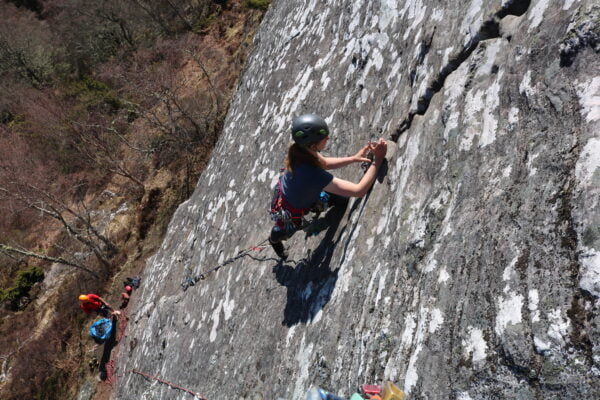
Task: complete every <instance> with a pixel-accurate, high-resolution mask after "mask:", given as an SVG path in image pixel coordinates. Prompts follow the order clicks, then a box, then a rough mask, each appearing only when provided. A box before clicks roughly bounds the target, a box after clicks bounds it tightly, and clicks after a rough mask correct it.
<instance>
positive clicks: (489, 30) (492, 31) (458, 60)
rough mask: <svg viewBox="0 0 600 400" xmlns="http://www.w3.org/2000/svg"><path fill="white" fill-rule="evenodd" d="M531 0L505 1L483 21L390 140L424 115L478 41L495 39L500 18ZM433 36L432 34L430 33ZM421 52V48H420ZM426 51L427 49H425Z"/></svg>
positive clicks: (517, 13)
mask: <svg viewBox="0 0 600 400" xmlns="http://www.w3.org/2000/svg"><path fill="white" fill-rule="evenodd" d="M530 3H531V0H514V1H510V2H507V3H506V4H504V5H503V7H502V8H501V9H500V10H499V11H497V12H496V13H495V14H494V15H493V16H492V17H491V18H490V19H489V20H487V21H485V22H483V24H482V25H481V28H480V29H479V31H478V32H477V33H476V34H475V35H474V36H473V37H471V40H469V42H468V43H467V44H466V45H465V46H464V47H463V48H462V50H461V51H460V52H459V53H458V54H457V55H456V56H455V57H454V58H452V59H451V60H449V61H448V63H447V64H446V65H445V66H444V67H443V68H442V69H441V71H440V72H439V73H438V75H437V77H436V78H435V79H434V80H433V82H432V83H431V85H430V86H429V87H428V88H427V89H425V94H424V95H423V96H421V97H420V98H419V100H418V101H417V109H416V110H411V111H409V113H408V116H407V117H406V118H405V119H404V121H402V122H401V123H400V126H399V127H398V129H396V131H395V132H394V133H393V134H392V140H393V141H398V138H399V137H400V135H401V134H402V133H404V132H405V131H407V130H408V129H410V126H411V125H412V121H413V118H414V117H415V115H424V114H425V112H426V111H427V109H428V108H429V104H430V103H431V99H432V98H433V96H434V95H435V94H436V93H438V92H439V91H440V90H442V88H443V87H444V82H445V81H446V78H447V77H448V76H449V75H450V74H451V73H452V72H454V71H456V70H457V69H458V67H460V65H461V64H462V63H463V62H465V61H466V60H467V59H468V58H469V57H470V56H471V54H472V53H473V52H474V51H475V49H477V47H478V46H479V43H480V42H482V41H484V40H489V39H495V38H499V37H500V20H501V19H502V18H504V17H506V16H508V15H515V16H521V15H523V14H524V13H525V12H526V11H527V9H528V8H529V5H530ZM432 38H433V35H432ZM421 50H422V51H421V52H423V49H421ZM426 51H428V49H427V50H426Z"/></svg>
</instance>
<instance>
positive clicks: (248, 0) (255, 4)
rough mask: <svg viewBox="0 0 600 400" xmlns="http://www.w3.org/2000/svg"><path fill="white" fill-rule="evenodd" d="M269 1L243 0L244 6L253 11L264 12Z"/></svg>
mask: <svg viewBox="0 0 600 400" xmlns="http://www.w3.org/2000/svg"><path fill="white" fill-rule="evenodd" d="M270 4H271V0H244V6H245V7H248V8H252V9H255V10H261V11H266V10H267V8H269V5H270Z"/></svg>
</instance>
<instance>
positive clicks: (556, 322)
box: [548, 308, 570, 347]
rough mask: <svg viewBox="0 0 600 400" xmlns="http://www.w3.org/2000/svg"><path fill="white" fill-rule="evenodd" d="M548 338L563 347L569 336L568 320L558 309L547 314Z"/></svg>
mask: <svg viewBox="0 0 600 400" xmlns="http://www.w3.org/2000/svg"><path fill="white" fill-rule="evenodd" d="M548 322H550V326H549V327H548V337H550V338H551V339H553V340H554V342H555V343H556V344H557V345H559V346H560V347H563V346H564V345H565V343H567V340H568V336H569V327H570V323H569V320H568V319H567V318H566V317H564V316H563V315H562V312H561V311H560V308H557V309H555V310H553V311H550V312H549V313H548Z"/></svg>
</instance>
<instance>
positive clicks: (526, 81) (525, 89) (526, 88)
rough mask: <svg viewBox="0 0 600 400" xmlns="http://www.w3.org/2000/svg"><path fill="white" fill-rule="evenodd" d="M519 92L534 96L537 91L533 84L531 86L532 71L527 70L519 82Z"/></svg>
mask: <svg viewBox="0 0 600 400" xmlns="http://www.w3.org/2000/svg"><path fill="white" fill-rule="evenodd" d="M519 93H520V94H522V95H525V96H527V97H532V96H533V94H534V93H535V90H534V88H533V86H531V71H527V72H525V75H523V79H522V80H521V83H520V84H519Z"/></svg>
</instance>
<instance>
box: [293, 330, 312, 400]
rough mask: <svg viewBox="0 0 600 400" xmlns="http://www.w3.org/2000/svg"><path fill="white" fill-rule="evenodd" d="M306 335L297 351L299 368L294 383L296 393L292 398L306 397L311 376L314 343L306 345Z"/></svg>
mask: <svg viewBox="0 0 600 400" xmlns="http://www.w3.org/2000/svg"><path fill="white" fill-rule="evenodd" d="M305 340H306V339H305V337H304V336H302V341H301V343H300V347H299V348H298V353H296V361H297V362H298V369H297V370H296V371H297V375H296V382H295V384H294V395H293V397H292V398H294V399H301V398H304V394H305V392H306V388H307V386H308V385H307V382H308V377H309V373H310V371H309V367H310V359H311V357H312V352H313V347H314V345H313V344H312V343H309V344H308V345H306V343H305Z"/></svg>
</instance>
